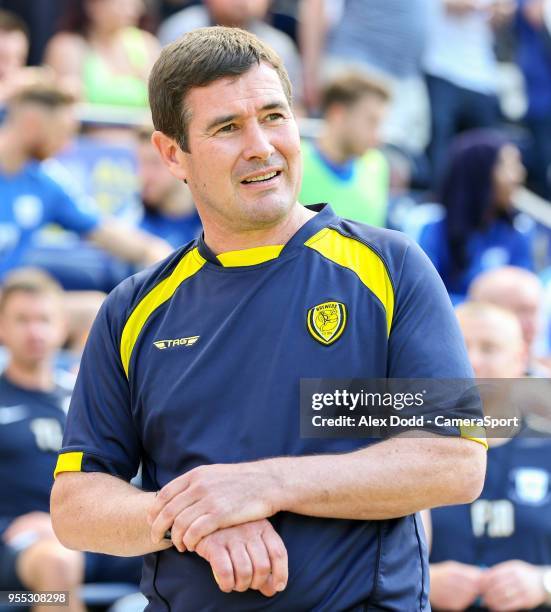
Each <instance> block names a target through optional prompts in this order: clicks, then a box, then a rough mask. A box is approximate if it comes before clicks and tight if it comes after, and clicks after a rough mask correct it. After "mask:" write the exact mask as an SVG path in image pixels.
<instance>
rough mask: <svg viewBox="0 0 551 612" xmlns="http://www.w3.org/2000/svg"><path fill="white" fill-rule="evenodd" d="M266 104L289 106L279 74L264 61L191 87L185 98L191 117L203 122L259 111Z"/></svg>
mask: <svg viewBox="0 0 551 612" xmlns="http://www.w3.org/2000/svg"><path fill="white" fill-rule="evenodd" d="M268 104H270V105H276V104H279V105H281V106H288V102H287V98H286V96H285V92H284V91H283V86H282V84H281V81H280V79H279V75H278V74H277V72H276V71H275V70H274V69H273V68H272V67H271V66H269V65H267V64H264V63H261V64H260V65H255V66H253V67H252V68H250V69H249V70H247V72H245V73H243V74H242V75H239V76H237V77H234V76H228V77H222V78H220V79H217V80H216V81H213V82H212V83H209V85H205V86H204V87H194V88H193V89H192V90H191V91H190V92H189V93H188V95H187V99H186V106H187V108H188V109H189V110H190V111H191V113H192V115H193V117H197V118H198V117H201V119H203V120H206V121H209V119H212V118H213V117H216V116H218V115H226V114H241V113H243V112H250V111H252V110H260V109H262V108H263V107H265V106H266V105H268Z"/></svg>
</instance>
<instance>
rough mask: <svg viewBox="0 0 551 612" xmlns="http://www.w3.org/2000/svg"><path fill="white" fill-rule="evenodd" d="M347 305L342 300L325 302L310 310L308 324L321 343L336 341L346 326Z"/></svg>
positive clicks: (309, 329) (307, 318)
mask: <svg viewBox="0 0 551 612" xmlns="http://www.w3.org/2000/svg"><path fill="white" fill-rule="evenodd" d="M346 319H347V316H346V306H345V304H343V303H342V302H323V303H322V304H318V305H317V306H314V307H313V308H310V309H309V310H308V314H307V315H306V325H307V327H308V331H309V332H310V335H311V336H312V337H313V338H314V339H315V340H317V341H318V342H319V343H320V344H323V345H324V346H328V345H329V344H333V342H336V341H337V340H338V339H339V338H340V337H341V336H342V333H343V332H344V330H345V328H346Z"/></svg>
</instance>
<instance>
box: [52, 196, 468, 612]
mask: <svg viewBox="0 0 551 612" xmlns="http://www.w3.org/2000/svg"><path fill="white" fill-rule="evenodd" d="M313 208H314V210H317V211H319V212H318V214H317V215H316V216H315V217H313V218H312V219H310V220H309V221H308V222H307V223H306V224H305V225H303V226H302V227H301V228H300V229H299V230H298V232H297V233H296V234H295V235H294V236H293V237H292V238H291V239H290V240H289V242H288V243H287V244H286V245H285V246H269V247H260V248H253V249H248V250H244V251H235V252H232V253H225V254H221V255H219V256H215V255H214V254H213V253H212V252H211V251H210V250H209V248H208V247H207V245H206V244H205V243H204V241H203V239H202V238H199V239H198V240H197V241H194V242H192V243H190V244H188V245H187V246H185V247H183V248H181V249H179V250H178V251H176V252H175V253H174V254H173V255H172V256H171V257H169V258H168V259H167V260H165V261H164V262H162V263H160V264H158V265H157V266H155V267H153V268H150V269H148V270H146V271H144V272H141V273H139V274H137V275H136V276H133V277H131V278H130V279H127V280H126V281H124V282H123V283H122V284H121V285H120V286H119V287H117V288H116V289H115V290H114V291H113V292H112V293H111V295H110V296H109V297H108V298H107V300H106V301H105V303H104V305H103V307H102V309H101V311H100V314H99V315H98V318H97V320H96V322H95V323H94V326H93V329H92V332H91V334H90V337H89V340H88V344H87V346H86V349H85V351H84V355H83V359H82V364H81V368H80V373H79V376H78V380H77V384H76V389H75V393H74V395H73V399H72V404H71V408H70V411H69V417H68V424H67V429H66V433H65V437H64V447H63V449H62V451H61V453H60V457H59V460H58V467H57V470H58V471H103V472H108V473H110V474H114V475H117V476H119V477H122V478H124V479H126V480H129V479H130V478H131V477H132V476H133V475H134V474H135V472H136V470H137V469H138V466H139V463H140V461H142V462H143V482H144V488H146V489H148V490H157V489H159V488H160V487H162V486H164V485H165V484H166V483H168V482H169V481H171V480H172V479H174V478H175V477H177V476H178V475H180V474H182V473H184V472H187V471H188V470H191V469H192V468H194V467H196V466H199V465H204V464H212V463H232V462H243V461H251V460H256V459H261V458H266V457H273V456H282V455H287V456H298V455H307V454H314V453H337V452H346V451H353V450H356V449H359V448H361V447H365V446H366V445H367V444H368V441H366V440H365V439H364V440H362V439H324V440H322V439H313V438H309V439H306V438H301V437H300V432H299V381H300V379H301V378H385V377H394V378H431V377H436V378H470V377H472V370H471V368H470V365H469V364H468V360H467V356H466V351H465V348H464V344H463V339H462V336H461V333H460V330H459V327H458V325H457V322H456V319H455V315H454V313H453V310H452V307H451V304H450V301H449V298H448V296H447V294H446V290H445V288H444V286H443V284H442V281H441V280H440V278H439V277H438V274H437V273H436V271H435V270H434V268H433V267H432V265H431V264H430V262H429V260H428V258H427V257H426V256H425V255H424V254H423V252H422V251H421V249H420V248H418V247H417V246H416V245H415V244H414V243H413V242H412V241H410V240H409V239H408V238H407V237H405V236H404V235H403V234H401V233H398V232H393V231H390V230H383V229H379V228H372V227H368V226H366V225H362V224H359V223H354V222H349V221H344V220H342V219H340V218H339V217H337V216H336V215H335V214H334V213H333V211H332V210H331V208H330V207H329V206H327V205H326V206H323V205H316V206H315V207H313ZM324 305H325V306H326V307H327V309H328V311H329V314H328V316H327V317H326V319H324V318H323V316H322V315H323V313H324V312H325V311H324ZM328 305H329V306H328ZM343 306H344V309H343ZM318 307H319V308H318ZM312 309H314V311H312ZM327 309H326V310H327ZM312 312H315V313H316V314H317V315H320V316H319V317H317V316H316V317H314V318H312V317H311V316H310V315H309V313H312ZM344 312H345V313H346V316H345V317H343V313H344ZM326 314H327V313H326ZM442 356H445V358H442ZM271 520H272V523H273V525H274V526H275V528H276V530H277V531H278V533H279V534H280V535H281V537H282V539H283V541H284V543H285V546H286V547H287V551H288V555H289V576H290V578H289V582H288V586H287V588H286V589H285V591H283V592H282V593H279V594H277V595H276V596H275V597H273V598H270V599H268V598H266V597H264V596H263V595H261V594H260V593H258V592H257V591H251V590H249V591H247V592H245V593H236V592H233V593H229V594H226V593H222V592H221V591H220V590H219V589H218V587H217V585H216V583H215V581H214V579H213V576H212V572H211V569H210V566H209V564H208V563H207V562H206V561H204V560H203V559H201V558H200V557H199V556H198V555H196V554H195V553H185V554H179V553H178V552H177V551H176V550H175V549H173V548H172V549H169V550H167V551H163V552H159V553H153V554H150V555H146V557H145V561H144V574H143V580H142V585H141V588H142V590H143V592H144V593H145V595H146V596H147V597H148V599H149V602H150V604H149V607H148V610H174V611H178V612H180V611H187V610H190V611H197V610H201V611H203V610H224V611H228V612H231V611H236V612H237V611H239V612H246V611H249V610H280V611H285V612H288V611H290V610H295V611H304V612H306V611H312V610H317V611H322V610H324V611H328V612H329V611H331V612H336V611H338V610H346V609H349V608H353V607H354V606H358V605H361V604H362V603H365V602H367V601H369V603H370V605H374V606H381V607H385V606H386V607H385V609H388V610H401V611H403V610H408V611H409V610H428V609H429V604H428V597H427V590H428V570H427V563H426V561H427V555H426V547H425V542H424V535H423V533H422V527H420V522H419V520H418V517H416V516H406V517H401V518H397V519H392V520H385V521H359V520H340V519H339V520H337V519H325V518H314V517H307V516H299V515H296V514H293V513H288V512H282V513H279V514H277V515H276V516H274V517H272V519H271Z"/></svg>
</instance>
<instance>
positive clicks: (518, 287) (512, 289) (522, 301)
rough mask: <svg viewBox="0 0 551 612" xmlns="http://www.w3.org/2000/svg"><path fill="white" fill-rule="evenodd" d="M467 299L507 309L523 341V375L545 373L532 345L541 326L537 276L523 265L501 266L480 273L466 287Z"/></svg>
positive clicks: (541, 289) (539, 283)
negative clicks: (467, 290)
mask: <svg viewBox="0 0 551 612" xmlns="http://www.w3.org/2000/svg"><path fill="white" fill-rule="evenodd" d="M468 298H469V300H473V301H475V302H487V303H489V304H495V305H496V306H499V307H500V308H505V309H506V310H510V311H511V312H512V313H513V314H514V315H516V317H517V318H518V320H519V322H520V326H521V328H522V336H523V338H524V342H525V344H526V352H527V363H526V367H525V372H524V373H525V374H526V375H527V376H545V377H547V376H549V375H550V372H549V371H548V370H547V369H546V368H544V367H543V366H541V365H540V364H538V362H537V361H536V356H535V354H534V348H535V347H534V345H535V342H536V339H537V337H538V334H539V332H540V327H541V322H540V321H541V320H540V316H541V314H542V313H541V306H542V302H543V287H542V283H541V281H540V279H539V278H538V277H537V276H536V275H535V274H534V273H533V272H530V271H528V270H524V269H523V268H515V267H513V266H504V267H503V268H496V269H495V270H489V271H488V272H483V273H482V274H480V275H479V276H477V277H476V278H475V279H474V281H473V282H472V283H471V285H470V287H469V293H468Z"/></svg>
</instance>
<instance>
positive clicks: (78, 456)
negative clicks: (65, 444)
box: [54, 452, 84, 478]
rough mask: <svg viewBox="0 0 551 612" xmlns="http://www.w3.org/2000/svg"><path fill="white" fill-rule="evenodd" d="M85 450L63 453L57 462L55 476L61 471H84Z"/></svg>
mask: <svg viewBox="0 0 551 612" xmlns="http://www.w3.org/2000/svg"><path fill="white" fill-rule="evenodd" d="M83 457H84V453H83V452H74V453H62V454H61V455H59V457H58V458H57V464H56V466H55V470H54V478H56V477H57V475H58V474H59V473H60V472H82V458H83Z"/></svg>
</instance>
